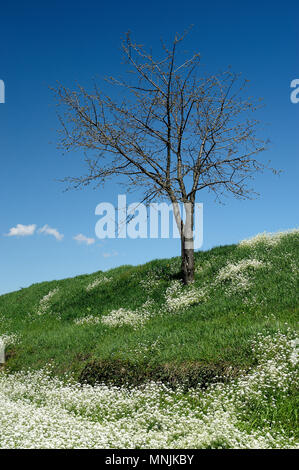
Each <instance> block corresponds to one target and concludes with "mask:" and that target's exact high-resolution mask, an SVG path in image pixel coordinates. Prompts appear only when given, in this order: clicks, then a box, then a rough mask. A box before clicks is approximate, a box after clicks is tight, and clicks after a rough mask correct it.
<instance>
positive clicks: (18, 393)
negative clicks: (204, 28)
mask: <svg viewBox="0 0 299 470" xmlns="http://www.w3.org/2000/svg"><path fill="white" fill-rule="evenodd" d="M298 241H299V232H298V230H295V231H293V232H291V233H278V234H274V235H259V236H257V237H255V238H253V239H251V240H249V241H244V242H241V243H240V244H239V245H232V246H223V247H218V248H214V249H212V250H210V251H207V252H202V253H197V254H196V280H195V283H194V284H192V285H191V286H182V284H181V283H180V281H179V264H180V260H179V258H173V259H170V260H156V261H152V262H151V263H147V264H145V265H143V266H138V267H132V266H122V267H120V268H117V269H113V270H110V271H108V272H105V273H103V272H97V273H94V274H92V275H85V276H78V277H76V278H74V279H65V280H62V281H53V282H45V283H41V284H36V285H33V286H31V287H29V288H27V289H22V290H20V291H18V292H14V293H11V294H6V295H4V296H1V297H0V339H2V341H3V340H4V342H5V343H6V352H7V362H6V364H5V366H4V368H3V370H2V373H0V401H1V400H2V401H1V407H0V423H1V429H2V431H1V432H2V434H1V437H0V447H1V448H2V447H4V448H6V447H8V448H11V447H25V448H27V447H106V448H107V447H112V448H115V447H120V448H122V447H129V448H140V447H141V448H142V447H150V448H152V447H157V446H158V447H162V448H163V447H166V448H167V447H171V448H172V447H178V448H185V447H192V448H195V447H196V448H197V447H199V448H207V447H208V448H209V447H212V448H215V447H222V448H223V447H225V448H227V447H234V448H235V447H238V448H244V447H248V448H256V447H264V448H268V447H270V448H273V447H278V448H281V447H296V446H297V444H296V435H297V436H298V434H296V429H297V423H298V393H297V387H296V380H297V379H296V377H297V372H296V361H297V356H296V352H295V349H296V344H297V343H298V341H297V340H296V331H295V330H296V327H297V324H298V321H297V320H298V305H299V302H298V279H299V276H298V274H299V269H298V267H299V263H298V261H299V250H298ZM296 342H297V343H296ZM49 363H51V364H52V367H51V369H50V372H45V370H42V371H39V369H43V368H44V367H45V366H46V365H47V364H49ZM29 369H31V371H28V370H29ZM26 371H28V373H27V372H26ZM3 372H4V373H3ZM6 372H13V373H12V374H6ZM45 373H46V375H44V374H45ZM47 374H50V375H47ZM69 374H71V376H72V377H73V379H74V380H75V381H78V380H79V381H81V382H86V381H87V382H89V383H90V384H94V383H95V382H106V383H108V385H107V386H104V385H101V386H96V387H94V388H93V387H89V388H88V386H85V387H81V386H80V385H78V384H74V385H70V384H69ZM53 375H56V376H58V377H60V378H62V379H63V380H62V381H59V380H58V378H56V379H55V378H53ZM65 378H66V379H67V380H65ZM73 379H72V380H73ZM146 379H154V380H155V381H156V382H158V383H154V382H148V381H147V380H146ZM161 381H165V382H167V383H170V385H171V384H173V385H175V387H174V389H172V388H169V387H168V386H165V385H163V386H162V385H161V383H160V382H161ZM221 381H222V382H223V381H224V383H223V384H221ZM111 382H112V385H118V386H119V385H123V384H127V383H129V384H130V385H138V387H133V388H130V390H127V389H126V387H121V388H119V387H113V386H111ZM141 382H146V383H145V384H144V385H141V388H140V387H139V385H140V384H141ZM210 382H214V385H209V383H210ZM198 383H200V385H199V386H197V384H198ZM177 385H179V387H177ZM185 385H187V388H186V387H185ZM190 386H191V388H190ZM153 410H155V412H154V413H153ZM41 414H42V416H43V420H41V419H40V416H41ZM20 423H22V424H21V425H20ZM16 428H17V429H19V432H17V433H16V432H15V429H16ZM69 430H75V431H74V432H70V431H69Z"/></svg>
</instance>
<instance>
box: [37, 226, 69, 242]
mask: <svg viewBox="0 0 299 470" xmlns="http://www.w3.org/2000/svg"><path fill="white" fill-rule="evenodd" d="M38 233H44V234H45V235H52V236H53V237H55V238H56V240H62V239H63V237H64V235H63V234H62V233H59V232H58V230H56V228H52V227H49V225H47V224H46V225H44V226H43V227H42V228H40V229H39V230H38Z"/></svg>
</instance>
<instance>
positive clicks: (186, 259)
mask: <svg viewBox="0 0 299 470" xmlns="http://www.w3.org/2000/svg"><path fill="white" fill-rule="evenodd" d="M184 207H185V214H186V220H185V223H184V222H183V220H182V217H181V214H180V210H179V205H178V203H177V202H176V201H175V202H173V210H174V215H175V220H176V223H177V226H178V229H179V232H180V236H181V260H182V264H181V275H182V281H183V283H184V284H190V283H191V282H193V281H194V234H193V225H194V202H190V201H188V202H186V203H184Z"/></svg>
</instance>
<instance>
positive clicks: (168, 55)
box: [55, 33, 265, 284]
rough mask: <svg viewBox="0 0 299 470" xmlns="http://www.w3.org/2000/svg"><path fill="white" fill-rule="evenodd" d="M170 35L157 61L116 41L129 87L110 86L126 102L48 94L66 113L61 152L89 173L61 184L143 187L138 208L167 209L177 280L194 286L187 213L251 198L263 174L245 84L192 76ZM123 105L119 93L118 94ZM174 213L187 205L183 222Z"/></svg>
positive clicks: (233, 77)
mask: <svg viewBox="0 0 299 470" xmlns="http://www.w3.org/2000/svg"><path fill="white" fill-rule="evenodd" d="M183 38H184V35H183V36H180V37H179V36H178V35H176V36H175V38H174V41H173V43H172V46H171V48H168V47H166V46H165V45H164V44H163V43H162V52H163V57H162V58H161V59H156V58H154V57H153V56H152V54H151V53H150V52H147V51H146V50H145V49H144V47H143V46H141V45H138V44H136V43H135V42H133V41H132V40H131V37H130V34H129V33H128V34H127V35H126V37H125V39H124V40H123V42H122V49H123V53H124V55H125V58H126V63H127V64H129V72H130V79H128V80H127V79H116V78H112V77H110V78H109V79H107V80H108V81H109V82H110V83H111V84H113V85H116V86H118V87H121V91H123V92H124V93H123V94H124V95H125V98H118V99H113V98H111V97H109V96H107V95H106V94H105V93H103V92H101V91H99V89H98V87H97V86H96V85H95V86H94V89H93V91H92V93H89V92H87V91H86V89H85V88H83V87H80V86H79V87H78V89H77V90H76V91H70V90H68V89H67V88H65V87H64V86H62V85H58V86H57V88H56V89H55V93H56V96H57V98H58V104H60V105H62V106H63V110H64V112H63V114H62V116H61V115H60V121H61V124H62V130H61V140H60V143H61V146H62V148H63V149H64V150H65V151H70V150H73V149H81V150H82V151H84V152H85V154H86V152H87V151H88V153H89V152H91V153H92V156H90V157H86V158H85V159H86V162H87V165H88V174H87V175H85V176H82V177H75V178H66V180H69V181H70V182H71V185H72V186H74V187H75V188H78V187H81V186H86V185H89V184H90V183H93V182H94V183H95V184H96V185H102V184H103V183H104V182H105V181H106V180H107V179H109V178H110V177H114V176H116V177H120V179H121V180H122V177H126V184H127V187H128V188H134V189H136V188H139V189H140V188H142V190H143V191H144V201H147V202H149V201H153V200H157V199H161V198H167V199H168V200H170V201H171V203H172V205H173V208H174V213H175V216H176V223H177V225H178V228H179V231H180V234H181V256H182V279H183V282H184V283H186V284H188V283H190V282H192V281H193V280H194V245H193V227H194V204H195V200H196V195H197V193H198V192H199V191H201V190H203V189H208V190H210V191H213V192H214V193H215V196H216V198H219V197H220V196H221V195H222V194H223V193H224V192H228V193H232V194H233V195H234V196H237V197H240V198H248V197H250V196H251V194H253V191H252V189H251V188H249V187H248V186H247V182H248V179H250V178H252V177H253V176H254V174H255V173H257V172H259V171H262V170H263V169H264V168H265V165H264V164H262V163H261V162H259V161H258V160H257V159H256V156H257V154H259V153H260V152H261V151H262V150H264V148H265V142H264V141H262V140H260V139H259V138H258V137H257V126H258V121H257V120H256V119H254V118H253V117H252V116H251V114H252V112H254V111H255V110H256V109H257V105H256V104H255V102H254V101H253V100H252V99H251V98H248V97H247V93H246V89H245V88H246V85H247V83H246V80H245V81H242V80H241V78H240V75H237V74H234V73H232V72H231V71H230V70H228V71H225V72H222V73H220V74H217V75H212V76H201V77H199V76H198V69H199V63H200V55H199V54H198V53H196V54H194V55H193V56H192V57H190V58H189V59H188V60H185V59H183V60H182V59H181V61H179V58H180V54H179V52H178V45H179V44H180V43H181V41H182V40H183ZM119 95H120V96H122V94H121V93H119ZM179 204H183V205H185V208H186V217H185V218H184V220H183V218H182V216H181V214H180V211H179Z"/></svg>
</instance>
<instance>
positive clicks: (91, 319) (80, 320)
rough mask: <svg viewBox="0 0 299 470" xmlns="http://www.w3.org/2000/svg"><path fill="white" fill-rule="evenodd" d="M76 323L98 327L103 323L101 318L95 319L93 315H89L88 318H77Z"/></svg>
mask: <svg viewBox="0 0 299 470" xmlns="http://www.w3.org/2000/svg"><path fill="white" fill-rule="evenodd" d="M74 323H75V324H76V325H83V326H84V325H87V326H88V325H97V324H98V323H101V319H100V318H99V317H95V316H93V315H88V316H86V317H82V318H76V319H75V320H74Z"/></svg>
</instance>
